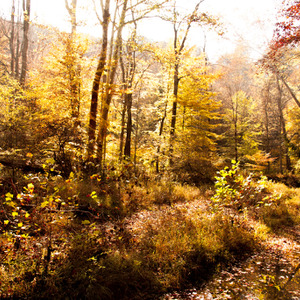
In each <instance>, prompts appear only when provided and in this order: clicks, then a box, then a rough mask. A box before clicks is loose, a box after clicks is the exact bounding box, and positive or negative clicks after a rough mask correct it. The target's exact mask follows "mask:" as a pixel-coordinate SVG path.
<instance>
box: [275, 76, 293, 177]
mask: <svg viewBox="0 0 300 300" xmlns="http://www.w3.org/2000/svg"><path fill="white" fill-rule="evenodd" d="M277 87H278V92H279V95H278V97H277V107H278V112H279V118H280V172H281V173H282V172H283V168H282V157H283V154H282V153H283V151H284V155H285V159H286V169H287V170H288V171H290V170H291V169H292V167H291V159H290V156H289V153H288V144H289V140H288V136H287V132H286V126H285V120H284V116H283V105H282V88H281V86H280V84H279V78H278V77H277Z"/></svg>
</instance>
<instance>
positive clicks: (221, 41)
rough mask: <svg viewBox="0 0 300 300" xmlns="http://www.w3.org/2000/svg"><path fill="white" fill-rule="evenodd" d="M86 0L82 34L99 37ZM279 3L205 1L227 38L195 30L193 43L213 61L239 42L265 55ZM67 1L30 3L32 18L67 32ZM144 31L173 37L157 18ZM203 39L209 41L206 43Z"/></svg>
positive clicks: (5, 9) (1, 5)
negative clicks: (204, 49)
mask: <svg viewBox="0 0 300 300" xmlns="http://www.w3.org/2000/svg"><path fill="white" fill-rule="evenodd" d="M177 1H178V4H179V6H181V7H184V8H185V9H188V10H193V8H194V6H195V4H196V2H197V0H177ZM87 2H88V1H87V0H78V5H79V7H80V10H81V11H82V19H87V20H89V21H90V25H89V26H88V27H87V26H86V27H85V29H84V27H83V29H82V31H86V32H89V33H90V34H92V35H97V33H98V32H101V30H100V28H99V27H97V26H96V23H97V21H96V19H95V18H94V17H93V13H92V12H91V11H88V9H87V8H86V7H84V5H85V4H86V3H87ZM280 2H281V1H280V0H205V1H204V2H203V3H202V4H201V6H200V7H201V8H202V10H203V11H207V12H208V13H210V14H212V15H214V16H218V17H219V18H220V20H221V21H222V23H223V24H224V27H225V32H226V33H225V35H224V36H223V37H222V38H220V37H218V36H217V35H216V34H213V33H210V32H206V31H205V32H204V31H203V29H199V28H194V29H193V30H192V32H191V35H190V41H192V43H194V44H195V45H196V46H198V47H200V48H203V46H204V44H205V46H206V50H207V54H208V56H209V57H210V58H211V59H212V60H216V59H217V58H218V57H219V56H220V55H222V54H226V53H230V52H233V51H234V49H235V47H236V45H237V44H238V42H239V41H244V42H246V43H248V44H249V46H250V50H251V53H252V56H253V58H257V57H259V56H260V55H262V52H263V50H264V48H265V47H266V44H267V41H268V40H269V39H270V38H271V37H272V32H273V26H274V23H275V16H276V12H277V10H278V7H279V5H280ZM64 3H65V0H31V7H32V10H31V18H32V19H33V20H34V21H35V22H37V23H43V24H52V25H54V26H58V27H60V28H62V29H63V30H68V28H70V25H69V23H68V21H67V12H66V9H65V6H64V5H65V4H64ZM10 7H11V0H0V15H6V16H8V15H9V12H10ZM141 32H143V34H144V35H145V36H147V37H148V38H149V39H151V40H153V41H168V40H170V39H171V38H172V26H171V25H170V24H167V23H162V21H159V20H158V19H152V20H148V21H147V22H145V23H144V24H143V25H142V27H141ZM204 36H206V42H205V43H204V40H205V39H204Z"/></svg>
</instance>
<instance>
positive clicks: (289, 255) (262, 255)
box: [162, 226, 300, 300]
mask: <svg viewBox="0 0 300 300" xmlns="http://www.w3.org/2000/svg"><path fill="white" fill-rule="evenodd" d="M299 263H300V226H298V227H294V228H287V229H286V230H285V231H284V233H283V234H280V235H273V236H272V237H270V238H269V239H268V240H266V241H265V243H264V245H263V250H261V251H260V252H258V253H255V254H254V255H252V256H251V257H249V258H248V259H247V260H246V261H243V262H241V263H239V264H235V265H234V266H232V267H230V268H227V269H226V270H222V271H221V272H219V273H218V274H216V275H215V277H214V278H213V279H212V280H211V281H209V282H208V283H206V284H205V285H204V286H203V287H202V288H199V289H192V290H188V291H185V292H181V293H172V294H167V295H165V296H164V297H163V298H162V299H163V300H168V299H182V300H183V299H185V300H188V299H203V300H210V299H248V300H250V299H251V300H259V299H268V300H276V299H280V300H285V299H286V300H287V299H289V300H296V299H297V300H299V299H300V270H299Z"/></svg>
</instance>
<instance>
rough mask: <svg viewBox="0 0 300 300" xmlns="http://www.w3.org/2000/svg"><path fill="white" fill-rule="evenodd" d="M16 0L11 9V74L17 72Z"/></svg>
mask: <svg viewBox="0 0 300 300" xmlns="http://www.w3.org/2000/svg"><path fill="white" fill-rule="evenodd" d="M15 11H16V8H15V0H13V1H12V8H11V34H10V39H9V47H10V56H11V61H10V71H11V74H12V75H13V74H14V71H15V44H14V41H15Z"/></svg>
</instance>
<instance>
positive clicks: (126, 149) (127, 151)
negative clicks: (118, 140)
mask: <svg viewBox="0 0 300 300" xmlns="http://www.w3.org/2000/svg"><path fill="white" fill-rule="evenodd" d="M125 99H126V103H127V105H126V107H127V126H126V140H125V147H124V155H125V157H130V156H131V133H132V116H131V108H132V93H128V94H126V95H125Z"/></svg>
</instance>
